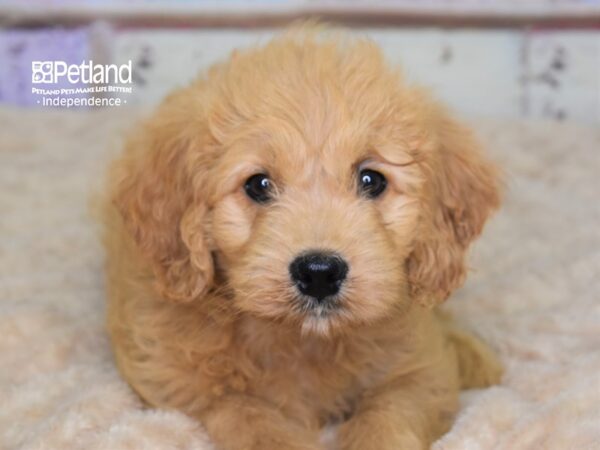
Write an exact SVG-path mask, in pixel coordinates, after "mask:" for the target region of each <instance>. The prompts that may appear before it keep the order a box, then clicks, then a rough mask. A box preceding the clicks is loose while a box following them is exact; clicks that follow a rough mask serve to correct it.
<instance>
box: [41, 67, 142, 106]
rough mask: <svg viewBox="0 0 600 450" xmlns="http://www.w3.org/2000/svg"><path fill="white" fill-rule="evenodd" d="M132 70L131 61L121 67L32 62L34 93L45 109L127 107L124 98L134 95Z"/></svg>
mask: <svg viewBox="0 0 600 450" xmlns="http://www.w3.org/2000/svg"><path fill="white" fill-rule="evenodd" d="M131 67H132V65H131V60H129V61H128V62H127V63H125V64H121V65H116V64H94V62H93V61H91V60H90V61H82V62H81V64H67V63H66V62H65V61H32V62H31V83H32V87H31V93H32V95H34V96H37V97H38V100H37V103H38V104H40V105H42V106H55V107H56V106H58V107H64V108H72V107H80V106H87V107H90V106H91V107H97V106H121V105H124V104H127V99H126V98H121V96H122V95H123V94H124V95H129V94H131V93H132V89H133V88H132V84H133V83H132V78H133V77H132V70H131Z"/></svg>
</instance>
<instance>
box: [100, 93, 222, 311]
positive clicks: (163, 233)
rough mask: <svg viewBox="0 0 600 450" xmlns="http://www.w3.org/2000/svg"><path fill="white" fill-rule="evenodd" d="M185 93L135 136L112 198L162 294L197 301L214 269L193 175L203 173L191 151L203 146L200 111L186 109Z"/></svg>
mask: <svg viewBox="0 0 600 450" xmlns="http://www.w3.org/2000/svg"><path fill="white" fill-rule="evenodd" d="M181 97H182V96H173V97H171V98H169V99H168V100H167V101H166V102H165V104H163V105H162V106H161V107H160V108H159V110H158V112H157V113H156V114H155V115H154V116H153V117H152V118H151V119H150V120H149V121H147V122H146V123H145V124H144V125H143V126H142V127H141V129H140V130H138V131H137V133H136V134H135V135H134V136H132V137H131V138H130V139H129V141H128V142H127V145H126V149H125V154H124V156H123V158H122V159H120V160H119V161H117V163H116V164H115V166H114V168H113V172H112V180H113V181H114V182H113V185H112V188H113V189H112V192H111V198H112V202H113V204H114V205H115V207H116V208H117V210H118V211H119V212H120V214H121V216H122V218H123V222H124V225H125V228H126V229H127V230H128V231H129V232H130V233H131V235H132V237H133V240H134V241H135V243H136V244H137V246H138V248H139V250H140V252H141V254H142V256H143V257H145V258H146V259H147V260H148V262H149V264H150V266H151V268H152V270H153V272H154V275H155V277H156V287H157V289H158V291H159V292H160V293H161V295H163V296H164V297H166V298H168V299H171V300H176V301H191V300H193V299H194V298H197V297H199V296H200V295H202V294H203V293H204V292H205V290H206V289H207V288H209V286H210V284H211V282H212V278H213V271H214V269H213V262H212V257H211V254H210V251H209V249H208V246H207V242H206V237H205V232H204V222H205V220H204V218H205V212H206V206H205V203H204V201H203V199H201V198H199V194H198V193H197V192H195V191H196V189H194V182H193V177H192V175H191V174H192V173H193V174H194V175H198V168H197V167H191V166H195V165H197V158H192V157H191V155H190V154H191V150H192V149H194V148H199V146H201V145H202V143H201V142H199V140H200V137H199V136H200V135H201V132H200V129H199V127H197V126H194V123H193V122H194V114H196V113H195V112H194V111H189V110H187V109H186V104H189V103H190V102H189V99H187V101H184V100H185V99H183V98H181ZM196 116H197V114H196ZM194 128H195V130H194V131H192V129H194ZM194 161H196V162H194Z"/></svg>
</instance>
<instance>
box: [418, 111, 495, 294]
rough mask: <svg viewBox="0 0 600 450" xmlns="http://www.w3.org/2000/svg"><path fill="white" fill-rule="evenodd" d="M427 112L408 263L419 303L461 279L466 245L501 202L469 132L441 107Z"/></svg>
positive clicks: (491, 172) (448, 289)
mask: <svg viewBox="0 0 600 450" xmlns="http://www.w3.org/2000/svg"><path fill="white" fill-rule="evenodd" d="M430 118H431V119H432V121H431V122H430V123H429V127H431V129H432V130H433V131H434V136H435V138H434V142H433V143H432V147H431V148H430V149H429V151H428V153H429V155H428V156H427V158H426V161H425V162H424V163H423V167H424V170H425V171H426V174H425V177H426V180H427V181H426V183H427V184H426V193H425V198H424V200H423V203H424V208H423V211H424V217H423V221H422V224H421V225H422V227H421V230H420V231H419V233H418V238H417V240H416V242H415V243H414V247H413V251H412V253H411V256H410V257H409V259H408V264H407V272H408V279H409V283H410V287H411V292H412V294H413V298H415V299H417V300H418V301H419V302H420V303H421V304H423V305H424V306H433V305H435V304H437V303H439V302H442V301H443V300H445V299H446V298H448V296H449V295H450V294H451V293H452V291H454V290H455V289H457V288H458V287H460V286H461V285H462V283H463V281H464V278H465V275H466V267H465V257H466V251H467V249H468V247H469V245H470V244H471V242H472V241H473V240H474V239H475V238H476V237H477V236H479V234H480V233H481V231H482V230H483V226H484V224H485V222H486V220H487V219H488V217H489V216H490V214H491V213H492V212H493V211H494V210H496V209H497V208H498V206H499V205H500V179H499V172H498V170H497V169H496V167H495V166H494V165H493V164H492V163H491V162H490V161H488V160H487V159H486V158H485V156H484V155H483V153H482V152H481V150H480V148H479V144H478V143H477V141H476V139H475V138H474V136H473V135H472V133H471V132H470V131H469V130H468V129H467V128H466V127H464V126H462V125H461V124H459V123H457V122H456V121H455V120H454V119H452V118H451V117H450V115H449V114H448V113H446V112H445V111H444V110H443V109H442V108H440V107H437V106H436V107H435V109H434V114H432V116H431V117H430Z"/></svg>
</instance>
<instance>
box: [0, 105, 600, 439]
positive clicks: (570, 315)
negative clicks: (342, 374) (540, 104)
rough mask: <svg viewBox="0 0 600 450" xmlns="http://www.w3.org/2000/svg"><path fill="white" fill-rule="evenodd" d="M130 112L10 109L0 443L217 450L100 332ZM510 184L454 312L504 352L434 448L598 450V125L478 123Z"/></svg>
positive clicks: (2, 227) (0, 115)
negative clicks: (137, 386)
mask: <svg viewBox="0 0 600 450" xmlns="http://www.w3.org/2000/svg"><path fill="white" fill-rule="evenodd" d="M135 116H136V114H135V113H134V112H132V111H130V110H126V109H120V110H117V109H112V110H110V111H95V112H81V111H78V112H59V111H43V112H41V111H33V110H29V111H23V110H16V109H2V110H0V448H3V449H61V450H62V449H86V450H92V449H111V450H115V449H167V448H172V449H175V448H181V449H209V448H212V446H211V445H210V443H209V440H208V438H207V437H206V435H205V433H204V431H203V429H202V427H201V426H200V425H199V424H197V423H196V422H194V421H193V420H192V419H189V418H187V417H185V416H184V415H182V414H179V413H177V412H173V411H156V410H147V409H143V408H142V407H141V405H140V402H139V401H138V399H137V398H136V396H135V395H134V394H133V393H132V391H131V390H130V389H129V388H128V386H127V385H126V384H125V383H124V382H123V381H122V380H121V379H120V378H119V375H118V374H117V372H116V370H115V367H114V364H113V360H112V357H111V351H110V348H109V345H108V340H107V336H106V333H105V331H104V290H103V276H102V265H103V257H102V250H101V247H100V245H99V243H98V239H97V231H98V230H97V227H96V225H95V224H94V221H93V219H91V217H90V215H89V213H88V208H87V205H88V198H89V193H90V192H91V191H93V190H94V189H97V188H98V186H99V185H100V183H101V179H102V174H103V170H104V167H105V164H106V161H107V159H108V158H109V157H110V155H112V154H114V153H115V152H116V151H117V149H118V142H119V140H120V139H121V136H122V134H123V131H124V130H125V129H127V128H128V127H129V126H130V125H131V123H132V121H133V120H134V119H135ZM475 126H476V127H477V128H478V129H479V130H480V134H481V136H482V138H483V140H484V141H485V142H486V143H487V144H488V147H489V149H490V152H491V153H492V155H493V156H494V157H495V158H496V159H497V160H498V161H499V162H500V164H502V165H503V166H504V167H505V168H506V171H507V174H508V177H507V178H508V183H507V184H508V190H507V191H508V192H507V196H506V203H505V206H504V209H503V210H502V212H501V213H500V214H498V215H497V216H496V217H495V218H494V219H493V221H492V223H491V224H490V225H489V227H488V228H487V230H486V232H485V233H484V237H483V239H482V240H481V242H480V244H479V245H478V246H477V247H476V249H475V251H474V254H473V258H472V264H471V265H472V267H473V268H474V269H473V271H472V273H471V276H470V278H469V280H468V282H467V284H466V286H465V287H464V288H463V289H462V290H461V291H460V292H457V293H456V294H455V295H454V297H453V298H452V299H451V300H450V301H449V302H448V308H450V309H451V310H453V311H454V312H455V313H456V315H457V316H458V317H460V318H461V320H463V321H464V322H465V324H466V326H469V327H471V328H474V329H476V330H477V331H478V332H479V333H480V334H481V335H482V336H483V337H484V338H486V339H487V340H488V341H489V342H490V343H491V344H492V345H493V346H494V347H495V348H497V349H498V351H499V352H500V354H501V356H502V359H503V361H504V363H505V365H506V367H507V372H506V375H505V377H504V380H503V382H502V384H501V385H500V386H497V387H493V388H491V389H486V390H481V391H472V392H467V393H465V394H464V395H463V407H462V408H461V411H460V413H459V415H458V418H457V421H456V424H455V425H454V427H453V429H452V430H451V431H450V432H449V433H448V434H447V435H446V436H444V437H443V438H442V439H440V440H439V441H438V442H437V443H436V444H435V445H434V449H435V450H454V449H456V450H479V449H510V450H515V449H517V450H518V449H561V450H562V449H578V450H579V449H591V448H600V303H599V302H598V300H599V298H598V297H599V293H600V201H599V200H598V197H599V194H600V183H599V181H598V177H599V176H600V158H599V157H598V151H600V129H593V128H591V127H590V128H585V127H580V126H577V125H574V124H557V123H497V122H484V123H476V124H475Z"/></svg>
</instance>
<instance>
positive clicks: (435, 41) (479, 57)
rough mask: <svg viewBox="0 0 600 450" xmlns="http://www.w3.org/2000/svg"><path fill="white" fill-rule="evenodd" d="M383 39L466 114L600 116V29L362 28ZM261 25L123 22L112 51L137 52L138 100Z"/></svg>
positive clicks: (245, 41) (267, 33)
mask: <svg viewBox="0 0 600 450" xmlns="http://www.w3.org/2000/svg"><path fill="white" fill-rule="evenodd" d="M355 32H356V33H359V34H364V35H367V36H369V37H370V38H372V39H373V40H374V41H376V42H377V43H378V44H379V45H380V46H381V48H382V49H383V51H384V52H385V55H386V57H387V59H388V60H389V61H390V63H391V64H394V65H397V66H399V67H401V68H402V70H403V72H404V73H405V74H406V76H407V78H408V79H409V80H410V81H413V82H417V83H419V84H422V85H425V86H428V87H430V88H431V89H433V91H434V92H435V93H436V94H437V95H438V96H439V97H440V98H441V99H443V100H445V101H446V102H448V103H449V104H450V105H451V106H452V107H453V108H455V109H456V110H458V111H459V112H462V113H464V114H465V115H467V116H491V117H503V118H519V117H534V118H535V117H537V118H553V119H557V120H561V119H570V120H575V121H580V122H588V123H589V122H600V31H597V30H588V31H567V30H563V31H561V30H556V31H552V30H548V31H523V30H508V29H506V30H485V29H472V30H468V29H467V30H464V29H458V30H440V29H424V28H384V29H382V28H379V29H375V28H368V29H355ZM273 34H274V30H272V29H260V30H255V29H251V30H231V29H208V30H196V31H193V30H186V31H181V30H154V29H153V30H146V31H136V30H130V31H122V32H120V33H118V34H117V35H116V36H115V37H114V42H113V47H112V59H114V60H115V61H117V62H119V61H126V60H128V59H131V60H132V61H133V63H134V72H135V74H136V79H135V82H136V84H135V88H134V93H133V95H132V101H133V102H135V103H140V104H153V103H155V102H157V101H158V100H159V99H160V98H162V97H163V96H164V94H165V93H166V92H168V91H169V90H171V89H172V88H173V87H175V86H181V85H183V84H185V83H186V82H188V81H189V80H190V79H192V78H193V77H194V76H196V74H197V73H198V72H199V71H201V70H204V69H206V68H207V67H208V66H210V65H211V64H212V63H214V62H216V61H218V60H220V59H222V58H225V57H226V56H227V55H228V54H229V52H231V50H233V49H234V48H243V47H249V46H252V45H255V44H259V43H260V42H264V41H265V40H267V39H269V37H271V36H272V35H273Z"/></svg>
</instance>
